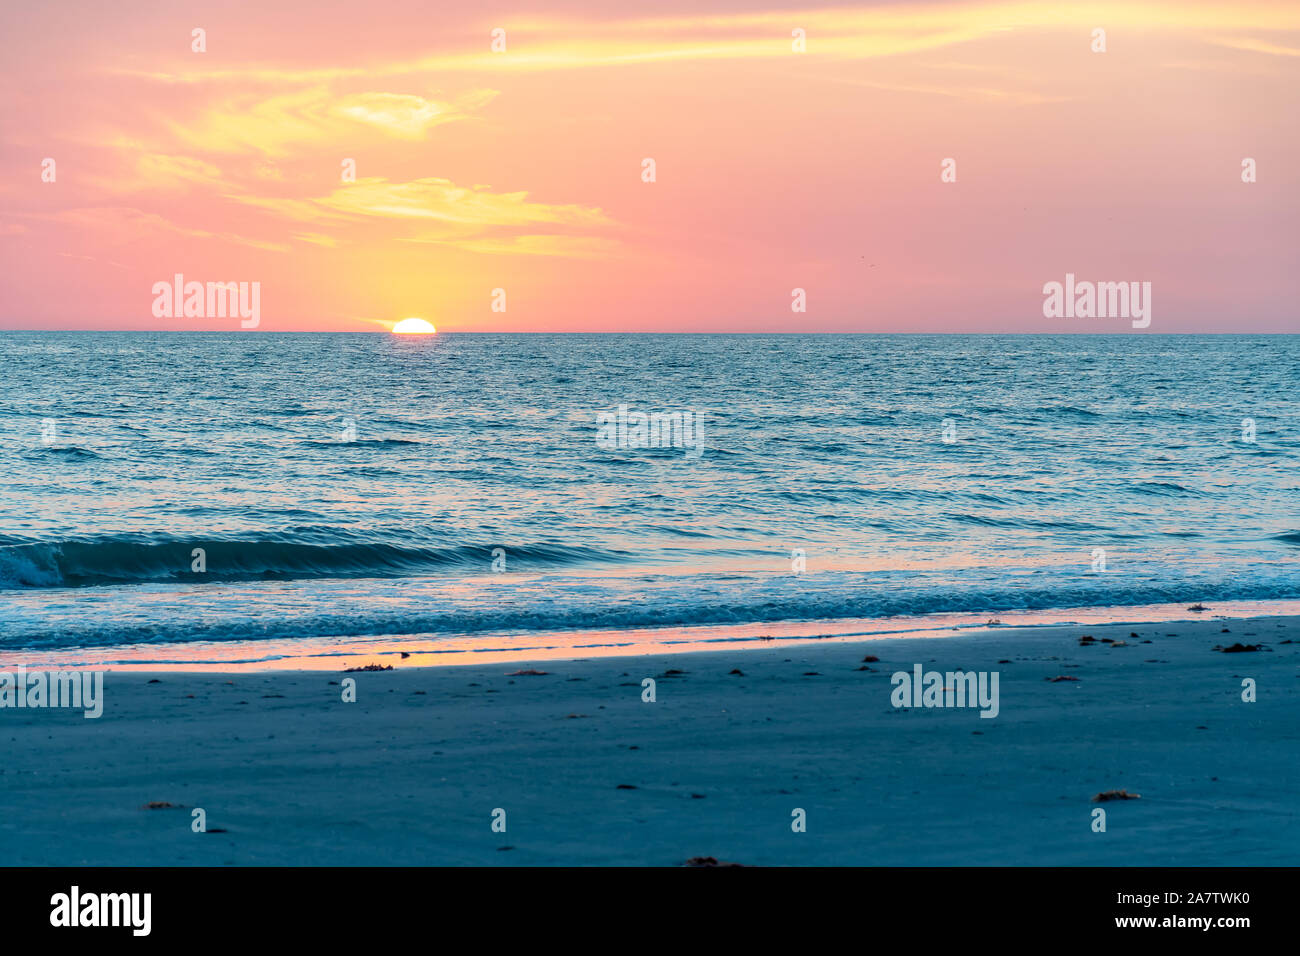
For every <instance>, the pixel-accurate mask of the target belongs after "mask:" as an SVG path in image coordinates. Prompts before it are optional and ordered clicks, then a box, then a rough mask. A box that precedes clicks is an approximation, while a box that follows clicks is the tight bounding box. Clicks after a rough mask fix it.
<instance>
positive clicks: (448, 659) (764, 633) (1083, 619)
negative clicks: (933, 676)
mask: <svg viewBox="0 0 1300 956" xmlns="http://www.w3.org/2000/svg"><path fill="white" fill-rule="evenodd" d="M1292 616H1300V600H1289V601H1288V600H1270V601H1220V602H1216V603H1215V604H1214V605H1212V606H1209V607H1206V608H1205V609H1204V610H1202V611H1199V612H1197V611H1192V610H1191V608H1190V607H1188V606H1186V605H1185V604H1182V603H1177V604H1147V605H1116V606H1097V607H1077V608H1049V609H1046V610H1011V611H995V612H979V613H975V612H963V613H941V614H929V615H918V616H907V617H888V618H838V619H827V620H817V621H777V622H759V623H732V624H707V625H696V626H688V627H662V628H646V627H638V628H630V629H621V630H594V631H584V630H569V631H535V632H529V633H526V634H509V633H507V634H503V635H481V634H476V635H465V636H457V635H424V634H413V635H380V636H376V637H342V638H331V637H322V638H305V639H276V638H266V639H259V640H254V641H215V642H194V643H183V644H175V643H170V644H168V643H163V644H135V645H125V646H110V647H102V648H76V647H74V648H58V649H33V648H19V649H14V650H6V649H4V648H0V671H3V670H6V669H8V670H12V669H14V668H17V667H24V668H26V669H27V670H29V671H30V670H41V669H45V670H87V669H93V670H105V671H124V672H139V673H144V672H150V673H152V672H159V673H162V672H188V673H273V672H286V673H287V672H294V671H333V670H342V669H343V668H344V667H356V666H363V665H365V664H367V663H381V664H384V665H388V664H391V665H393V667H395V668H396V667H401V668H408V667H451V666H468V665H476V664H484V663H528V662H531V661H560V660H573V659H579V658H603V657H619V658H625V657H638V656H644V655H648V654H685V653H697V652H705V651H710V650H722V649H724V648H736V649H741V650H744V649H751V648H758V647H767V646H774V647H798V646H804V645H809V644H821V643H853V642H865V641H875V640H888V639H930V638H945V637H952V636H955V635H957V634H973V633H995V632H997V633H1015V632H1018V631H1023V632H1027V633H1030V632H1032V631H1034V630H1037V629H1042V628H1054V627H1074V626H1079V627H1083V626H1091V627H1102V626H1109V625H1115V626H1122V625H1133V626H1137V625H1147V626H1152V625H1156V624H1180V623H1195V622H1197V621H1202V620H1241V619H1244V618H1264V617H1292Z"/></svg>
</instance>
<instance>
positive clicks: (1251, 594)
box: [0, 578, 1300, 650]
mask: <svg viewBox="0 0 1300 956" xmlns="http://www.w3.org/2000/svg"><path fill="white" fill-rule="evenodd" d="M1092 580H1093V581H1094V582H1095V583H1081V584H1064V583H1061V582H1059V581H1057V582H1054V583H1051V584H1046V585H1044V586H1038V587H1005V586H1004V587H989V586H987V585H986V584H985V585H978V584H975V583H969V584H967V585H966V586H962V587H955V588H949V589H946V590H935V589H913V590H907V591H901V592H900V590H899V589H898V588H894V587H877V588H867V587H863V586H852V587H847V586H844V585H845V582H840V583H839V585H837V586H833V587H829V588H827V589H825V590H823V591H820V592H816V593H808V592H807V591H806V589H804V588H797V589H794V588H789V587H778V588H776V589H773V588H771V587H769V586H767V585H766V584H764V583H763V582H756V580H755V579H752V578H750V579H746V578H740V579H739V580H738V581H736V582H734V583H732V584H731V587H730V588H728V589H727V592H726V593H727V594H728V598H727V599H723V600H719V599H718V597H717V595H718V593H719V589H718V588H717V586H716V585H717V584H718V579H713V580H710V581H707V582H705V581H703V580H700V581H696V582H695V586H689V585H688V586H687V587H686V589H685V590H684V591H681V590H678V591H676V592H674V590H673V588H672V587H671V586H669V587H666V588H662V589H661V588H658V587H655V586H654V582H650V581H645V582H643V588H642V589H638V590H637V591H636V592H634V593H633V592H617V591H612V592H607V593H606V594H605V595H604V596H603V597H602V599H601V600H597V601H592V600H591V599H590V598H591V591H590V585H591V582H589V581H588V582H585V583H584V584H583V585H582V586H579V587H576V588H575V589H574V590H572V591H571V592H567V593H552V594H550V595H549V597H548V599H546V600H544V601H531V600H526V599H523V598H522V597H521V596H520V595H518V594H513V593H512V591H511V589H510V586H508V585H507V586H505V587H506V590H507V593H511V594H512V596H511V597H509V598H507V599H505V600H502V597H503V595H502V594H500V593H497V594H495V598H494V597H493V592H492V591H490V590H484V591H481V592H476V593H475V594H474V595H473V599H472V600H466V599H463V598H461V599H456V595H455V592H454V591H449V590H442V591H439V590H436V589H433V590H423V589H419V590H417V591H416V593H415V594H414V596H412V595H411V594H408V593H405V592H403V594H402V595H401V598H402V599H404V600H406V602H407V604H406V606H403V607H396V608H390V607H389V605H390V604H391V603H393V601H394V598H395V595H389V597H388V600H384V599H379V600H357V599H356V598H355V597H348V596H347V595H345V594H340V595H336V596H335V597H334V598H333V599H332V600H331V601H328V602H326V603H324V604H319V605H317V606H310V605H311V603H312V602H311V601H309V600H308V599H307V596H306V594H305V593H304V594H303V595H300V596H298V597H295V598H294V599H293V600H291V601H289V602H288V603H286V604H282V605H280V606H279V608H278V609H271V608H268V607H266V606H260V605H258V604H257V602H256V601H253V602H247V601H242V600H240V596H241V592H231V593H223V594H215V595H212V596H210V597H207V598H201V597H200V596H199V595H197V594H194V593H193V592H191V599H190V600H186V601H185V602H184V607H180V606H177V607H176V611H175V613H173V614H168V615H159V614H158V613H157V607H156V606H154V605H150V607H151V612H150V614H149V615H148V616H147V617H146V618H140V617H135V618H132V617H131V616H129V615H128V616H126V617H114V618H113V619H111V620H104V621H95V620H93V619H84V618H79V619H77V620H74V621H67V622H63V623H61V624H60V625H59V626H50V625H51V622H49V621H47V620H44V619H32V618H29V617H23V616H15V615H9V616H6V615H2V614H0V647H3V648H5V649H10V650H12V649H16V648H48V647H106V646H124V645H133V644H151V643H192V642H224V641H248V640H263V639H276V640H299V639H313V638H349V637H378V636H385V637H401V636H417V635H422V636H434V637H436V636H450V635H457V636H469V637H473V636H476V635H487V634H492V635H494V636H497V637H503V638H509V637H510V636H511V635H518V634H524V633H530V634H536V633H538V632H560V631H588V630H590V631H602V630H616V629H639V628H663V627H690V626H703V625H727V624H735V625H743V624H777V623H787V622H788V623H794V622H815V621H823V620H824V621H830V620H841V619H855V618H856V619H881V618H900V617H903V618H906V617H915V616H924V615H933V614H947V613H978V614H981V615H982V614H988V615H990V616H994V615H996V614H998V613H1001V612H1007V611H1018V610H1049V609H1054V608H1086V607H1128V606H1141V605H1153V604H1179V603H1191V602H1194V601H1200V602H1206V603H1209V604H1210V605H1211V607H1212V606H1213V604H1214V603H1215V602H1222V601H1266V600H1295V599H1297V598H1300V586H1298V585H1297V582H1295V581H1286V580H1277V581H1273V582H1256V583H1253V584H1249V585H1244V586H1243V585H1239V584H1237V583H1235V582H1230V581H1219V582H1210V581H1193V580H1184V581H1173V582H1158V583H1157V582H1151V581H1146V582H1132V583H1129V584H1118V585H1117V584H1111V583H1109V582H1107V581H1105V580H1104V579H1102V578H1098V579H1092ZM660 583H662V584H668V585H671V583H672V582H669V581H661V582H660ZM682 583H683V582H677V584H678V585H680V584H682ZM319 597H320V596H319V595H317V599H319ZM304 601H305V602H307V603H308V605H309V606H307V607H302V606H299V603H300V602H304ZM246 607H247V608H249V610H252V609H253V607H256V612H255V613H252V614H251V615H250V614H249V613H247V612H245V611H244V608H246Z"/></svg>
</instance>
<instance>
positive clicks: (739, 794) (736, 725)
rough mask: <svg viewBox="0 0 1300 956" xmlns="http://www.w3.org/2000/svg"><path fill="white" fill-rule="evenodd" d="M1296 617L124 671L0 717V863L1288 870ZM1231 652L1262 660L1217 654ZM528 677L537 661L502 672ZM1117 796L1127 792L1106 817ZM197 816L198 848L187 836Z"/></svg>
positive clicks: (1296, 741)
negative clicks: (53, 701) (70, 695)
mask: <svg viewBox="0 0 1300 956" xmlns="http://www.w3.org/2000/svg"><path fill="white" fill-rule="evenodd" d="M1298 621H1300V618H1257V619H1247V620H1230V621H1223V620H1216V619H1210V618H1208V617H1207V618H1203V619H1199V620H1195V621H1190V622H1188V621H1179V622H1174V623H1163V624H1156V625H1152V624H1142V625H1136V626H1131V625H1112V626H1087V627H1060V628H1042V629H1039V628H1014V629H1012V628H1005V629H993V630H988V631H983V632H978V633H963V634H959V635H956V636H953V637H950V638H943V639H937V640H923V641H922V640H909V639H898V638H895V639H883V640H872V641H863V642H854V643H843V642H837V643H823V644H800V645H794V646H779V647H778V646H772V647H759V648H745V649H730V650H726V651H709V652H698V653H680V654H658V655H653V656H645V657H620V658H603V659H596V660H587V661H583V660H573V661H556V660H548V661H544V662H540V663H537V664H536V665H535V666H534V667H530V665H529V664H527V663H520V662H512V663H508V664H502V663H492V664H487V665H482V666H480V665H466V666H452V667H409V668H403V667H402V666H400V664H399V666H398V667H397V668H396V669H394V670H392V671H382V672H372V673H354V674H344V673H342V672H328V671H315V672H305V671H303V672H260V673H240V674H210V673H206V674H193V673H183V672H175V671H170V672H166V673H160V674H154V675H150V674H143V673H139V672H130V673H109V674H108V675H107V677H106V679H105V691H104V713H103V716H102V717H101V718H100V719H97V720H87V719H84V718H83V716H82V715H81V713H80V712H78V711H73V710H51V709H45V710H30V709H24V710H15V709H6V710H0V731H2V736H0V739H3V740H4V741H5V742H6V747H5V760H4V762H3V766H2V767H0V801H2V802H3V806H4V807H5V813H4V814H3V815H2V816H0V837H2V838H3V845H4V846H5V848H6V852H5V853H4V856H3V860H4V863H6V864H9V865H14V864H26V865H87V864H88V865H114V864H117V865H122V864H126V865H189V864H205V865H270V864H291V865H294V864H316V865H331V864H333V865H339V864H343V865H351V864H379V865H428V864H450V865H468V864H474V865H493V864H495V865H549V864H574V865H593V864H594V865H653V866H674V865H680V864H682V863H683V862H685V861H686V860H688V859H690V858H695V857H714V858H716V859H718V860H722V861H730V862H737V863H742V864H751V865H766V866H782V865H835V864H848V865H858V864H862V865H889V866H894V865H921V866H931V865H956V864H962V865H1022V864H1024V865H1028V864H1034V865H1055V864H1060V865H1184V866H1198V865H1231V866H1243V865H1294V864H1296V863H1297V861H1298V860H1300V820H1298V819H1297V809H1296V805H1295V801H1294V795H1295V793H1296V792H1297V786H1298V784H1300V720H1298V719H1297V715H1298V714H1300V709H1298V708H1297V704H1298V703H1300V644H1296V643H1294V641H1295V640H1297V638H1298V637H1300V628H1298V627H1297V622H1298ZM1225 629H1226V630H1227V632H1226V633H1225ZM1134 632H1136V635H1137V636H1133V635H1134ZM1084 634H1087V635H1090V636H1092V637H1093V638H1094V640H1093V641H1091V642H1085V643H1083V644H1081V643H1080V638H1081V637H1082V636H1083V635H1084ZM1111 641H1113V642H1115V643H1108V642H1111ZM1236 643H1240V644H1246V645H1258V646H1259V649H1258V650H1255V651H1248V652H1237V653H1224V652H1222V651H1216V650H1215V649H1214V648H1215V647H1216V646H1230V645H1232V644H1236ZM868 655H870V656H873V657H876V658H878V660H877V661H871V662H867V663H864V661H863V659H864V657H866V656H868ZM917 664H920V665H922V667H923V668H924V669H925V670H939V671H944V672H947V671H957V670H965V671H983V672H996V673H997V674H998V675H999V689H1000V701H999V707H998V714H997V716H996V717H994V718H991V719H989V718H981V717H980V715H979V711H978V710H977V709H974V708H957V707H943V708H899V707H895V706H893V705H892V704H891V691H892V690H893V687H892V685H891V675H892V674H894V673H895V672H900V671H904V672H911V671H912V670H913V668H914V666H915V665H917ZM529 669H533V670H540V671H544V672H545V673H543V674H513V672H518V671H520V670H529ZM345 678H354V679H355V680H356V682H357V683H356V698H357V699H356V702H355V703H345V702H344V701H343V700H342V697H343V683H342V682H343V680H344V679H345ZM645 678H652V679H654V680H655V682H656V683H655V696H656V700H655V701H654V702H653V703H648V702H644V701H643V700H642V693H643V684H642V681H643V679H645ZM1054 678H1074V679H1072V680H1055V679H1054ZM1246 678H1250V679H1253V680H1254V681H1255V685H1256V694H1257V700H1256V701H1255V702H1245V701H1243V699H1242V695H1243V680H1244V679H1246ZM1119 790H1123V791H1127V792H1128V793H1129V794H1140V799H1113V800H1109V801H1107V802H1102V803H1098V802H1094V799H1093V798H1094V797H1095V796H1097V795H1098V794H1101V793H1103V792H1106V791H1119ZM151 803H154V804H171V805H172V806H170V807H166V806H163V807H159V808H156V809H150V808H148V805H149V804H151ZM1098 807H1100V808H1102V809H1104V810H1105V811H1106V831H1105V832H1104V833H1102V832H1094V829H1093V820H1094V817H1093V811H1094V810H1095V809H1097V808H1098ZM194 808H203V810H204V811H205V813H206V822H207V827H208V832H206V833H195V832H193V831H192V829H191V819H192V816H191V814H192V811H193V809H194ZM498 808H500V809H502V810H504V811H505V824H506V829H505V832H504V833H503V832H494V830H493V828H492V822H493V814H494V811H495V810H497V809H498ZM800 809H801V810H803V811H805V813H806V831H805V832H794V831H793V830H792V825H791V824H792V819H794V817H792V814H793V813H794V811H796V810H800Z"/></svg>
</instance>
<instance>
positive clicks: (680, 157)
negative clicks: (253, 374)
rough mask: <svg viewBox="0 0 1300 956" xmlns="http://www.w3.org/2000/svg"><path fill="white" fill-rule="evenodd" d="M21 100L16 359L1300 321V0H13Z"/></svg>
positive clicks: (7, 213) (6, 102)
mask: <svg viewBox="0 0 1300 956" xmlns="http://www.w3.org/2000/svg"><path fill="white" fill-rule="evenodd" d="M195 30H201V31H202V34H200V36H201V39H202V43H201V44H199V43H198V41H197V40H196V38H195V33H194V31H195ZM494 31H497V32H496V33H495V40H494ZM1097 31H1104V33H1103V34H1101V35H1100V36H1099V34H1098V33H1097ZM1099 38H1100V40H1101V41H1103V42H1104V51H1103V50H1098V49H1095V48H1096V47H1097V46H1098V44H1099ZM196 45H201V46H202V47H203V49H202V50H201V51H200V50H196V49H195V46H196ZM494 45H495V46H496V47H497V48H496V49H494ZM502 47H504V48H502ZM0 79H2V81H3V88H2V89H0V266H2V268H0V329H193V330H199V329H222V330H226V329H238V328H239V327H240V322H239V320H238V319H234V318H231V317H229V316H226V317H219V316H212V315H205V316H191V317H185V316H184V315H180V316H171V317H168V316H162V317H159V316H156V315H155V312H156V298H157V296H156V295H155V291H154V286H155V284H156V283H160V282H162V283H172V282H173V279H174V276H175V275H177V274H180V275H183V276H184V280H185V281H186V282H190V281H197V282H204V283H205V282H246V283H250V284H251V283H258V284H259V285H258V288H259V290H260V318H259V325H258V327H257V330H255V331H314V330H320V331H384V330H386V329H388V328H390V327H391V326H392V325H393V323H395V322H396V321H398V320H400V319H403V318H406V317H410V316H419V317H423V318H425V319H428V320H429V321H430V322H432V323H434V324H435V325H436V326H437V327H438V329H439V330H440V331H460V332H473V331H528V332H554V331H580V332H588V331H608V332H618V331H665V332H707V331H716V332H809V331H820V332H1020V331H1023V332H1115V333H1123V334H1146V333H1158V332H1291V331H1297V330H1298V329H1300V321H1297V318H1296V302H1297V293H1298V292H1300V289H1298V288H1297V286H1298V285H1300V254H1298V252H1297V250H1298V248H1300V244H1298V238H1297V237H1298V236H1300V151H1298V150H1297V147H1298V146H1300V133H1298V132H1297V123H1296V116H1297V113H1298V110H1297V107H1300V3H1296V2H1295V0H1286V2H1253V3H1252V2H1202V0H1182V2H1160V3H1155V2H1149V0H1125V2H1119V3H1108V2H1104V0H1103V2H1093V3H1077V4H1076V3H1068V2H1065V3H1058V2H1052V3H1047V2H1041V0H1040V2H1029V3H1017V2H935V0H918V2H907V0H892V2H883V3H865V4H864V3H813V4H805V5H802V6H794V5H791V4H789V3H784V4H782V3H779V2H776V0H658V2H649V0H619V2H617V3H615V2H612V0H603V2H593V0H553V2H548V3H522V2H517V0H516V2H513V3H511V2H492V0H489V2H486V3H482V4H479V3H475V4H466V3H455V4H452V3H438V2H433V3H430V2H428V0H424V2H415V0H370V2H366V3H356V2H348V3H340V2H320V0H312V2H305V0H289V2H281V3H276V2H271V0H258V2H245V0H223V2H222V3H219V4H218V3H191V2H187V0H166V2H161V0H159V2H149V0H145V2H134V3H131V4H104V3H102V0H96V2H60V3H24V4H5V5H4V7H3V10H2V11H0ZM50 160H52V161H53V163H52V164H51V163H50V162H49V161H50ZM647 160H652V161H653V181H647V180H648V179H649V172H648V170H647V163H646V161H647ZM946 160H951V161H952V162H951V163H949V164H947V166H946V167H945V161H946ZM1247 160H1253V161H1254V162H1253V167H1254V180H1255V181H1253V182H1245V181H1243V163H1244V162H1246V161H1247ZM349 163H351V164H353V167H352V169H351V170H350V169H349V168H348V164H349ZM945 168H946V169H947V170H948V175H947V176H946V177H945V175H944V173H945ZM349 173H351V178H349ZM945 178H946V179H947V180H948V181H945ZM1067 274H1073V275H1074V276H1076V278H1077V280H1078V281H1085V280H1089V281H1098V282H1102V281H1105V282H1150V283H1151V287H1150V288H1151V316H1150V317H1151V322H1150V325H1149V326H1148V327H1146V328H1145V329H1143V330H1141V331H1140V332H1139V331H1138V330H1135V329H1133V328H1131V327H1130V322H1129V321H1128V320H1127V319H1125V318H1122V317H1107V318H1073V317H1071V318H1065V317H1048V316H1045V315H1044V300H1045V298H1046V297H1045V295H1044V286H1045V284H1047V283H1051V282H1064V281H1065V277H1066V275H1067ZM795 290H802V296H800V295H798V294H797V293H796V292H795ZM800 304H802V306H803V309H804V310H803V311H795V308H796V307H797V306H798V305H800ZM255 331H252V334H255Z"/></svg>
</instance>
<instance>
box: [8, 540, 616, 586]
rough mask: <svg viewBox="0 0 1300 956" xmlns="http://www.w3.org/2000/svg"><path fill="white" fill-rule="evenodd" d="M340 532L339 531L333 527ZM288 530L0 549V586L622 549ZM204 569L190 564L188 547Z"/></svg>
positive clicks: (527, 558) (319, 572)
mask: <svg viewBox="0 0 1300 956" xmlns="http://www.w3.org/2000/svg"><path fill="white" fill-rule="evenodd" d="M340 536H341V533H340ZM286 537H287V536H283V535H281V536H267V537H259V538H247V539H235V540H213V539H209V538H192V539H189V538H187V539H162V540H149V539H143V538H141V537H138V536H126V537H110V538H100V539H95V540H83V541H75V540H74V541H59V542H53V543H26V544H8V545H5V546H2V547H0V590H6V589H26V588H76V587H92V586H100V585H109V584H146V583H190V584H194V583H208V582H218V581H265V580H294V579H299V578H356V577H402V576H406V575H411V574H421V573H426V574H427V573H430V572H434V571H440V570H454V569H475V568H488V567H490V566H491V563H492V560H493V554H492V552H493V549H494V548H497V547H501V548H503V549H504V550H505V553H506V556H507V560H508V562H509V567H510V569H511V570H532V569H544V568H559V567H568V566H573V565H579V564H610V563H617V562H619V561H621V560H623V559H624V558H625V557H626V556H625V555H624V554H622V553H621V552H613V551H602V550H598V549H595V548H584V547H574V546H570V545H557V544H546V543H532V544H526V545H510V546H507V545H504V544H496V543H489V544H461V545H451V546H447V547H414V546H409V545H399V544H390V543H384V542H364V541H362V542H358V541H338V542H334V543H320V542H314V541H313V542H308V541H302V540H286ZM200 549H201V550H202V551H203V560H204V562H205V564H206V570H205V571H203V572H195V571H193V570H192V566H193V562H194V560H195V559H196V555H195V551H196V550H200Z"/></svg>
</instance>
